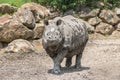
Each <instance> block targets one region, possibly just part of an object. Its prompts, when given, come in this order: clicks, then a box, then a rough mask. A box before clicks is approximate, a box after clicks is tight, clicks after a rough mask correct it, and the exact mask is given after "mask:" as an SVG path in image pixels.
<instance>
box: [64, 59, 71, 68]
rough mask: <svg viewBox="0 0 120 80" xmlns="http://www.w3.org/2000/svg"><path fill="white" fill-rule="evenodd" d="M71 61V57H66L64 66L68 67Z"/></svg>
mask: <svg viewBox="0 0 120 80" xmlns="http://www.w3.org/2000/svg"><path fill="white" fill-rule="evenodd" d="M71 61H72V57H69V58H67V59H66V64H65V66H66V67H70V66H71V64H72V62H71Z"/></svg>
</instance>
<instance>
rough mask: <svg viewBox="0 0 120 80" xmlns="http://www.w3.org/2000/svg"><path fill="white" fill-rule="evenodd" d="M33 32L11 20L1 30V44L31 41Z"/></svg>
mask: <svg viewBox="0 0 120 80" xmlns="http://www.w3.org/2000/svg"><path fill="white" fill-rule="evenodd" d="M32 37H33V31H32V30H30V29H28V28H27V27H26V26H24V25H23V24H22V23H20V22H19V21H17V20H11V21H9V22H8V23H6V24H5V25H4V26H3V28H2V30H0V42H11V41H13V40H15V39H19V38H21V39H31V38H32Z"/></svg>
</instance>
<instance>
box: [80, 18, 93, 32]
mask: <svg viewBox="0 0 120 80" xmlns="http://www.w3.org/2000/svg"><path fill="white" fill-rule="evenodd" d="M79 20H80V21H81V22H83V23H85V24H86V26H87V29H88V32H89V33H93V32H94V30H95V28H94V26H91V25H90V24H89V23H88V22H86V21H84V20H82V19H79Z"/></svg>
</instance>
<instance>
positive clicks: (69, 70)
mask: <svg viewBox="0 0 120 80" xmlns="http://www.w3.org/2000/svg"><path fill="white" fill-rule="evenodd" d="M89 69H90V67H84V66H82V67H81V68H79V69H76V68H75V67H74V66H71V67H61V73H60V75H62V74H64V73H72V72H79V71H83V70H89ZM51 72H52V69H49V70H48V73H51ZM51 74H53V73H51Z"/></svg>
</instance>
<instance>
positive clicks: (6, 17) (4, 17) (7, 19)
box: [0, 14, 12, 27]
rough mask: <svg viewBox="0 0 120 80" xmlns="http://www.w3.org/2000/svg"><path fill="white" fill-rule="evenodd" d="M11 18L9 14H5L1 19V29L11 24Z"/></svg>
mask: <svg viewBox="0 0 120 80" xmlns="http://www.w3.org/2000/svg"><path fill="white" fill-rule="evenodd" d="M11 18H12V16H10V15H9V14H5V15H3V16H1V17H0V25H1V27H2V26H3V25H4V24H5V23H7V22H9V21H10V19H11Z"/></svg>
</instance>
